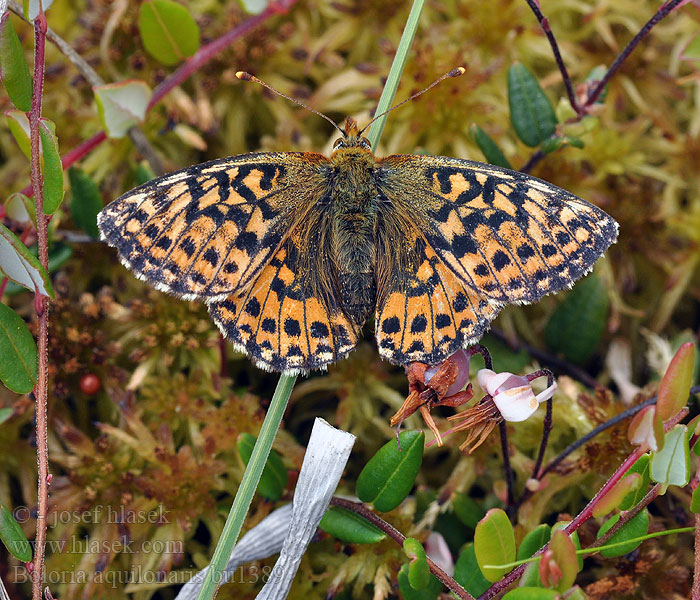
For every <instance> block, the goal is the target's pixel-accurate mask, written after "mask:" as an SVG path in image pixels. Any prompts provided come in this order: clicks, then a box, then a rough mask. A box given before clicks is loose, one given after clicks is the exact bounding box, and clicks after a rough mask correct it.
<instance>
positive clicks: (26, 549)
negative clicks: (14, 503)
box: [0, 504, 32, 562]
mask: <svg viewBox="0 0 700 600" xmlns="http://www.w3.org/2000/svg"><path fill="white" fill-rule="evenodd" d="M0 539H1V540H2V543H3V544H5V548H7V550H8V552H9V553H10V554H12V556H14V557H15V558H17V559H18V560H21V561H22V562H29V561H31V560H32V547H31V546H30V545H29V542H28V541H27V537H26V536H25V535H24V532H23V531H22V528H21V527H20V526H19V523H17V521H15V518H14V517H13V516H12V513H11V512H10V510H9V509H8V508H7V507H6V506H5V505H4V504H0Z"/></svg>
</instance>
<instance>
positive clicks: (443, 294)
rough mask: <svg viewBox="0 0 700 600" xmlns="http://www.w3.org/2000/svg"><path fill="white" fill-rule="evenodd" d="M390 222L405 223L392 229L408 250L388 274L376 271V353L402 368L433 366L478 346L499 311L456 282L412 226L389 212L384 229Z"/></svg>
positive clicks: (459, 281) (493, 304)
mask: <svg viewBox="0 0 700 600" xmlns="http://www.w3.org/2000/svg"><path fill="white" fill-rule="evenodd" d="M391 221H394V222H395V221H403V224H402V225H400V226H398V227H397V228H396V229H399V228H400V229H401V230H402V231H403V236H405V237H407V238H408V240H409V244H407V246H406V248H408V249H405V250H404V252H403V253H402V258H401V259H399V260H397V261H395V262H394V264H392V265H391V268H390V269H387V270H378V282H377V287H378V289H379V301H378V303H377V309H376V314H375V335H376V338H377V345H378V348H379V353H380V354H381V355H382V356H383V357H384V358H386V359H387V360H389V361H391V362H394V363H398V364H403V365H407V364H408V363H411V362H415V361H418V362H424V363H428V364H437V363H439V362H441V361H443V360H444V359H446V358H447V357H448V356H450V355H451V354H452V353H454V352H455V351H457V350H458V349H459V348H465V347H467V346H470V345H472V344H474V343H476V341H477V340H478V339H479V338H480V337H481V335H482V334H483V333H484V332H485V331H486V329H487V328H488V326H489V323H490V322H491V321H492V320H493V319H494V318H495V317H496V315H497V314H498V311H499V310H500V305H499V304H498V303H496V302H493V301H490V300H488V299H487V298H485V297H484V296H481V295H480V294H478V293H477V292H475V291H474V290H472V289H471V288H470V287H469V286H467V285H465V284H464V282H463V281H461V279H460V278H459V277H457V276H455V274H454V273H453V272H452V271H451V270H450V269H448V268H447V267H446V266H445V264H444V263H443V261H442V260H441V259H440V258H439V257H438V256H437V255H436V253H435V251H434V250H433V249H432V248H431V247H430V246H429V245H428V244H426V243H425V240H424V239H423V238H422V236H421V234H420V232H419V231H418V230H417V229H415V228H414V227H413V226H412V225H411V224H410V221H408V220H406V219H402V216H401V215H400V214H397V213H394V212H393V211H392V213H391V215H388V217H387V218H386V219H385V223H390V222H391ZM387 229H388V231H389V235H388V238H387V240H390V239H391V238H393V237H394V236H393V235H392V234H391V227H388V228H387ZM381 241H383V240H381ZM382 245H383V244H380V248H382ZM384 256H387V253H384Z"/></svg>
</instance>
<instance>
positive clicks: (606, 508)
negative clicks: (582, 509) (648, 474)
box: [593, 473, 642, 519]
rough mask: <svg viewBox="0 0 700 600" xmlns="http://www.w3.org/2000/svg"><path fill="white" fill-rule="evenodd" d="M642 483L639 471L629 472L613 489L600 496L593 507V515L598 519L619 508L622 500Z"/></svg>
mask: <svg viewBox="0 0 700 600" xmlns="http://www.w3.org/2000/svg"><path fill="white" fill-rule="evenodd" d="M641 485H642V476H641V475H640V474H639V473H628V474H627V475H625V476H624V477H623V478H622V479H620V481H618V482H617V483H616V484H615V485H614V486H613V487H612V489H610V490H608V492H607V493H606V494H604V495H603V496H601V497H600V498H598V502H597V503H596V505H595V507H594V508H593V516H594V517H595V518H596V519H598V518H600V517H602V516H605V515H607V514H608V513H611V512H612V511H613V510H615V509H616V508H618V506H619V505H620V504H621V503H622V501H623V500H624V499H625V498H626V497H627V496H628V495H630V494H634V491H635V490H637V489H639V487H640V486H641Z"/></svg>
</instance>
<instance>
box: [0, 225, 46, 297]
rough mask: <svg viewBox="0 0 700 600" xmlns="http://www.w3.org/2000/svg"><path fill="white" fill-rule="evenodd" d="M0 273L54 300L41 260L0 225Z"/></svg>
mask: <svg viewBox="0 0 700 600" xmlns="http://www.w3.org/2000/svg"><path fill="white" fill-rule="evenodd" d="M0 273H2V274H3V275H4V276H5V277H7V278H8V279H11V280H12V281H14V282H16V283H19V284H20V285H23V286H24V287H26V288H27V289H30V290H32V291H34V290H36V291H38V292H39V293H40V294H43V295H44V296H49V297H51V298H53V288H52V287H51V280H50V279H49V276H48V274H47V273H46V271H45V270H44V267H42V266H41V263H40V262H39V260H38V259H37V258H36V257H35V256H34V255H32V253H31V252H30V251H29V249H28V248H27V247H26V246H25V245H24V244H23V243H22V242H21V241H20V239H19V238H18V237H17V236H16V235H15V234H14V233H12V232H11V231H10V230H9V229H8V228H7V227H5V226H4V225H3V224H2V223H0Z"/></svg>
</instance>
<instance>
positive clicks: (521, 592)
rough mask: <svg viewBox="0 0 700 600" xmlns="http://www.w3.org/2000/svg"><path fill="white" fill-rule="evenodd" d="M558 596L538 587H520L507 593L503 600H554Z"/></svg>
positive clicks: (553, 592) (551, 591)
mask: <svg viewBox="0 0 700 600" xmlns="http://www.w3.org/2000/svg"><path fill="white" fill-rule="evenodd" d="M558 597H559V596H558V594H557V592H556V591H554V590H549V589H546V588H539V587H521V588H516V589H514V590H511V591H510V592H508V593H507V594H506V595H505V596H503V600H555V599H556V598H558Z"/></svg>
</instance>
